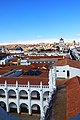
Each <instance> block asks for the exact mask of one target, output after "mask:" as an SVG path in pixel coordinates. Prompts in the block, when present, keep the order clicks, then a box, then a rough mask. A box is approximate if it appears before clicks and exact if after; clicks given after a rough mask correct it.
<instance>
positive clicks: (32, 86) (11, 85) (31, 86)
mask: <svg viewBox="0 0 80 120" xmlns="http://www.w3.org/2000/svg"><path fill="white" fill-rule="evenodd" d="M0 86H5V84H0ZM7 87H16V84H7ZM18 87H27V88H28V85H20V84H18ZM30 88H40V85H30ZM42 88H49V86H48V85H43V86H42Z"/></svg>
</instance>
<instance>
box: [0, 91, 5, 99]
mask: <svg viewBox="0 0 80 120" xmlns="http://www.w3.org/2000/svg"><path fill="white" fill-rule="evenodd" d="M0 97H5V91H4V90H3V89H0Z"/></svg>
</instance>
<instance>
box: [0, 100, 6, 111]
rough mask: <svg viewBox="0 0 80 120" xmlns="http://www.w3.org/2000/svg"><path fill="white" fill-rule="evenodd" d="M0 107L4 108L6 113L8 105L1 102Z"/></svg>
mask: <svg viewBox="0 0 80 120" xmlns="http://www.w3.org/2000/svg"><path fill="white" fill-rule="evenodd" d="M0 107H2V108H3V109H4V110H5V111H6V103H5V102H3V101H0Z"/></svg>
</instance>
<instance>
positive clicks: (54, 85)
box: [52, 67, 56, 90]
mask: <svg viewBox="0 0 80 120" xmlns="http://www.w3.org/2000/svg"><path fill="white" fill-rule="evenodd" d="M52 74H53V76H52V79H53V80H52V81H53V89H54V90H56V67H54V69H53V72H52Z"/></svg>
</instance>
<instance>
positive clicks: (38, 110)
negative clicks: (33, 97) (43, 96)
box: [31, 104, 40, 114]
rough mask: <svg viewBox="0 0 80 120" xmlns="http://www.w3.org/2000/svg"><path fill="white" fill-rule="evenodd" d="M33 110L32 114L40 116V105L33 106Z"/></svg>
mask: <svg viewBox="0 0 80 120" xmlns="http://www.w3.org/2000/svg"><path fill="white" fill-rule="evenodd" d="M31 110H32V114H36V113H37V114H40V106H39V105H38V104H33V105H32V107H31Z"/></svg>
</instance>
